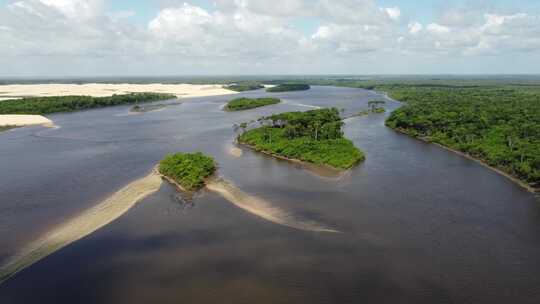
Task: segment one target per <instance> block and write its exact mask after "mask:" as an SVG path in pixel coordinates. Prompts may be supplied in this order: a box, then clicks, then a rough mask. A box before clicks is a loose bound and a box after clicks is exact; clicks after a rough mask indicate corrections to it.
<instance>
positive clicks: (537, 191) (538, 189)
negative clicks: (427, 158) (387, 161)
mask: <svg viewBox="0 0 540 304" xmlns="http://www.w3.org/2000/svg"><path fill="white" fill-rule="evenodd" d="M373 91H374V92H375V93H378V94H382V95H383V96H384V97H385V98H386V99H388V100H391V101H394V102H399V103H401V104H403V103H404V102H402V101H399V100H395V99H393V98H391V97H390V96H389V93H388V92H386V91H376V90H373ZM387 127H388V126H387ZM388 128H390V127H388ZM390 129H391V130H394V131H395V132H398V133H400V134H404V135H407V136H408V137H411V138H414V139H416V140H419V141H422V142H424V143H428V144H434V145H436V146H438V147H440V148H443V149H445V150H446V151H449V152H453V153H455V154H458V155H460V156H462V157H465V158H466V159H469V160H472V161H474V162H476V163H478V164H480V165H482V166H484V167H485V168H488V169H490V170H492V171H494V172H496V173H498V174H500V175H502V176H504V177H506V178H507V179H509V180H511V181H512V182H514V183H515V184H517V185H518V186H520V187H522V188H524V189H525V190H527V191H529V192H531V193H533V194H535V195H538V194H540V185H539V186H538V187H534V186H532V185H530V184H529V183H527V182H525V181H523V180H521V179H519V178H518V177H516V176H514V175H512V174H510V173H508V172H506V171H504V170H502V169H500V168H497V167H494V166H491V165H489V164H488V163H486V162H485V161H484V160H483V159H481V158H477V157H474V156H472V155H470V154H468V153H466V152H462V151H459V150H456V149H453V148H450V147H447V146H445V145H442V144H439V143H436V142H432V141H429V140H426V139H425V138H422V137H418V136H413V135H411V134H409V133H408V132H407V131H406V130H405V129H401V128H390Z"/></svg>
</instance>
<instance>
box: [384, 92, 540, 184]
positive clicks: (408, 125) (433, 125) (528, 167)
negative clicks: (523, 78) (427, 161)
mask: <svg viewBox="0 0 540 304" xmlns="http://www.w3.org/2000/svg"><path fill="white" fill-rule="evenodd" d="M388 91H389V92H390V94H391V96H392V97H393V98H395V99H397V100H401V101H404V102H406V104H405V105H404V106H403V107H401V108H400V109H398V110H396V111H395V112H393V113H392V114H391V116H390V117H389V119H388V120H387V125H388V126H389V127H391V128H395V129H399V130H401V131H403V132H406V133H407V134H410V135H412V136H415V137H420V138H422V139H425V140H428V141H432V142H435V143H439V144H442V145H444V146H447V147H450V148H453V149H456V150H459V151H462V152H465V153H467V154H469V155H471V156H473V157H476V158H479V159H481V160H483V161H485V162H486V163H487V164H489V165H491V166H493V167H496V168H499V169H501V170H503V171H505V172H507V173H509V174H511V175H514V176H516V177H518V178H520V179H522V180H524V181H526V182H528V183H531V184H533V185H534V186H536V187H538V186H539V185H540V88H538V87H527V86H484V87H433V86H430V87H427V86H424V87H418V86H395V87H393V88H391V89H390V90H388Z"/></svg>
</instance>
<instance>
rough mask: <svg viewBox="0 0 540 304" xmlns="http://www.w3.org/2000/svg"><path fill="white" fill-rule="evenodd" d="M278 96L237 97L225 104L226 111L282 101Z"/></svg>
mask: <svg viewBox="0 0 540 304" xmlns="http://www.w3.org/2000/svg"><path fill="white" fill-rule="evenodd" d="M280 102H281V100H280V99H278V98H244V97H242V98H236V99H233V100H231V101H229V103H227V105H226V106H225V111H242V110H249V109H253V108H258V107H263V106H267V105H272V104H276V103H280Z"/></svg>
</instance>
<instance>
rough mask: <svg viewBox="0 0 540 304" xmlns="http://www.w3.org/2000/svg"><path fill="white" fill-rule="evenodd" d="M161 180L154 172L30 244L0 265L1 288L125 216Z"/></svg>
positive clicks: (151, 191)
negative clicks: (31, 268)
mask: <svg viewBox="0 0 540 304" xmlns="http://www.w3.org/2000/svg"><path fill="white" fill-rule="evenodd" d="M161 183H162V179H161V177H160V176H159V174H157V173H156V172H155V170H154V171H153V172H152V173H151V174H149V175H148V176H146V177H144V178H141V179H139V180H136V181H134V182H132V183H130V184H128V185H127V186H125V187H124V188H122V189H120V190H119V191H117V192H116V193H114V194H113V195H112V196H110V197H109V198H108V199H107V200H105V201H103V202H102V203H100V204H99V205H96V206H95V207H92V208H90V209H88V210H87V211H85V212H83V213H82V214H80V215H79V216H77V217H75V218H73V219H71V220H69V221H68V222H66V223H65V224H62V225H60V226H59V227H57V228H55V229H53V230H51V231H49V232H48V233H47V234H45V235H44V236H43V237H41V238H39V239H38V240H36V241H34V242H32V243H30V244H29V245H28V246H26V247H25V248H23V249H22V250H21V251H20V252H19V253H18V254H16V255H15V256H13V257H11V258H10V259H8V260H7V261H6V262H5V263H4V264H2V265H0V284H1V283H2V282H4V281H6V280H7V279H9V278H10V277H11V276H13V275H15V274H16V273H18V272H19V271H21V270H23V269H25V268H26V267H28V266H30V265H32V264H34V263H36V262H37V261H39V260H41V259H43V258H45V257H46V256H48V255H50V254H52V253H53V252H55V251H57V250H59V249H61V248H63V247H65V246H67V245H69V244H71V243H73V242H75V241H77V240H79V239H81V238H83V237H85V236H87V235H89V234H91V233H92V232H94V231H96V230H98V229H100V228H101V227H103V226H105V225H107V224H109V223H111V222H112V221H114V220H115V219H117V218H119V217H120V216H121V215H122V214H124V213H126V212H127V211H128V210H129V209H130V208H131V207H133V206H134V205H135V204H136V203H137V202H138V201H140V200H142V199H143V198H145V197H146V196H148V195H150V194H152V193H154V192H155V191H157V190H159V187H160V186H161Z"/></svg>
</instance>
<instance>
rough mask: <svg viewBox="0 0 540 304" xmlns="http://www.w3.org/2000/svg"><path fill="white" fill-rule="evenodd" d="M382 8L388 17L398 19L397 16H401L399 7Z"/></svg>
mask: <svg viewBox="0 0 540 304" xmlns="http://www.w3.org/2000/svg"><path fill="white" fill-rule="evenodd" d="M384 10H385V12H386V13H387V14H388V17H390V19H392V20H398V19H399V16H401V10H400V9H399V7H387V8H385V9H384Z"/></svg>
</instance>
